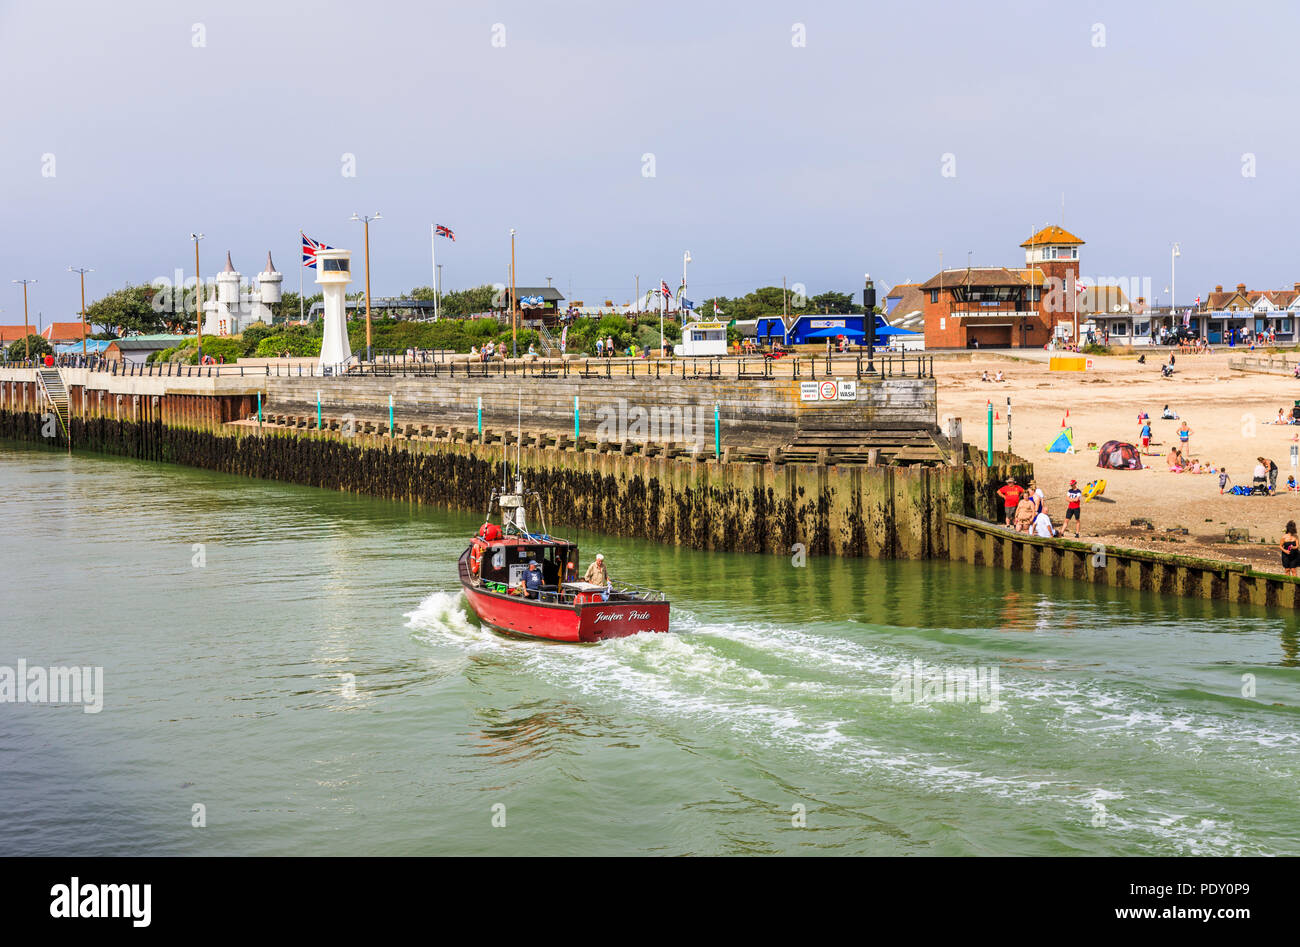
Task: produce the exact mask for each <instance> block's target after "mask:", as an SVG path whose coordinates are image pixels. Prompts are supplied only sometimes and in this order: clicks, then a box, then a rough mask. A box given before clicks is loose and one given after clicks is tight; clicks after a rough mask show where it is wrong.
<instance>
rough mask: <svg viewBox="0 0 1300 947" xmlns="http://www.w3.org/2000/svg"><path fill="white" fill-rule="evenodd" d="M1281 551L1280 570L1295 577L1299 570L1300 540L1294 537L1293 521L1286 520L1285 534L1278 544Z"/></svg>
mask: <svg viewBox="0 0 1300 947" xmlns="http://www.w3.org/2000/svg"><path fill="white" fill-rule="evenodd" d="M1278 547H1279V548H1280V549H1281V550H1282V569H1283V571H1285V572H1286V574H1287V575H1295V574H1296V569H1297V568H1300V538H1297V537H1296V532H1295V520H1287V523H1286V532H1285V533H1283V534H1282V540H1281V542H1279V543H1278Z"/></svg>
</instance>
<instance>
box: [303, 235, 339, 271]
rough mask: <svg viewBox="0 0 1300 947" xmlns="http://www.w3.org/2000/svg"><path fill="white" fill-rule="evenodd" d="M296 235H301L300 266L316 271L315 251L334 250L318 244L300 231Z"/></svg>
mask: <svg viewBox="0 0 1300 947" xmlns="http://www.w3.org/2000/svg"><path fill="white" fill-rule="evenodd" d="M298 233H299V234H301V235H302V265H303V266H309V267H311V268H312V269H313V270H314V269H316V251H317V250H333V249H334V248H333V247H331V246H329V245H328V244H324V243H319V242H317V241H315V240H313V239H312V238H311V237H309V236H307V235H306V234H305V233H303V232H302V231H301V230H299V231H298Z"/></svg>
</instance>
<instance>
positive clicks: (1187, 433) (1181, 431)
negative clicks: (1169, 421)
mask: <svg viewBox="0 0 1300 947" xmlns="http://www.w3.org/2000/svg"><path fill="white" fill-rule="evenodd" d="M1191 436H1192V429H1191V428H1189V427H1188V426H1187V422H1186V421H1184V422H1183V423H1182V424H1180V425H1179V426H1178V443H1180V444H1182V445H1183V450H1186V449H1187V447H1188V441H1189V440H1190V438H1191Z"/></svg>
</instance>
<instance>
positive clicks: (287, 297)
mask: <svg viewBox="0 0 1300 947" xmlns="http://www.w3.org/2000/svg"><path fill="white" fill-rule="evenodd" d="M324 298H325V297H324V295H322V294H321V293H315V294H314V295H311V296H307V295H306V294H304V295H303V296H302V306H301V309H300V307H299V306H298V299H299V296H298V294H297V293H295V292H286V293H283V294H281V296H280V301H279V302H278V303H271V321H273V322H297V321H298V320H299V319H310V318H311V307H312V303H318V302H320V301H321V300H322V299H324ZM299 312H301V315H299Z"/></svg>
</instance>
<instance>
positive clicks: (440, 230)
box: [434, 224, 456, 243]
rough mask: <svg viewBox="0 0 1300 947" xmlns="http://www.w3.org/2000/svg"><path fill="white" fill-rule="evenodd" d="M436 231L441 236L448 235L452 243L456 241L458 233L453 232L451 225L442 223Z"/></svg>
mask: <svg viewBox="0 0 1300 947" xmlns="http://www.w3.org/2000/svg"><path fill="white" fill-rule="evenodd" d="M434 232H435V233H437V235H438V236H440V237H446V238H447V239H448V240H450V241H451V242H452V243H455V242H456V235H455V234H454V233H452V230H451V228H450V227H444V226H443V225H442V224H438V226H437V229H436V230H435V231H434Z"/></svg>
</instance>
